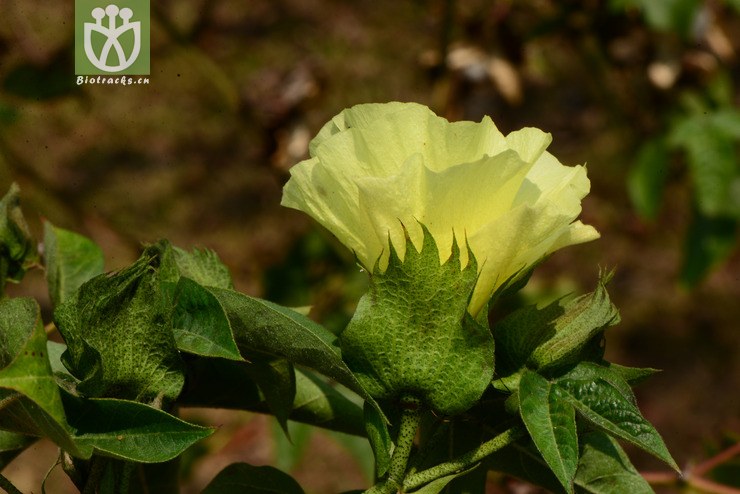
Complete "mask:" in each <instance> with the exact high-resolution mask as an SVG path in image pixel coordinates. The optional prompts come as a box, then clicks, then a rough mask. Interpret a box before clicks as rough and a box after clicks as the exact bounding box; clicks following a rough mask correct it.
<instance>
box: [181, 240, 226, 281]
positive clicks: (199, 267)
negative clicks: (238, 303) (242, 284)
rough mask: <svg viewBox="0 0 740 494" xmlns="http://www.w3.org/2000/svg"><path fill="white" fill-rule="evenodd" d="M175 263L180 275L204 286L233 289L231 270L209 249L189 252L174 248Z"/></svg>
mask: <svg viewBox="0 0 740 494" xmlns="http://www.w3.org/2000/svg"><path fill="white" fill-rule="evenodd" d="M172 252H173V254H174V257H175V262H176V263H177V267H178V269H179V270H180V275H181V276H185V277H187V278H190V279H192V280H193V281H195V282H196V283H198V284H200V285H203V286H214V287H217V288H233V287H234V283H233V281H232V280H231V274H230V273H229V268H227V267H226V266H225V265H224V264H223V263H222V262H221V259H219V258H218V255H217V254H216V253H215V252H213V251H212V250H209V249H193V251H192V252H188V251H186V250H184V249H181V248H179V247H172Z"/></svg>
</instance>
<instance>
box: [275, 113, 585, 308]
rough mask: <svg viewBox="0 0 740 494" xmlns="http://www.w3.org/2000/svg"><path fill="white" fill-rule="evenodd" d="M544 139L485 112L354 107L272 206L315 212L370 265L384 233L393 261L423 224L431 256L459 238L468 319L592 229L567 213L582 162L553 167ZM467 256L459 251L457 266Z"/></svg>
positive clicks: (382, 250)
mask: <svg viewBox="0 0 740 494" xmlns="http://www.w3.org/2000/svg"><path fill="white" fill-rule="evenodd" d="M550 142H551V136H550V135H549V134H547V133H545V132H543V131H541V130H539V129H536V128H524V129H521V130H519V131H516V132H512V133H510V134H509V135H507V136H504V135H503V134H502V133H501V132H500V131H499V130H498V129H497V128H496V126H495V125H494V123H493V121H492V120H491V119H490V118H488V117H485V118H483V120H482V121H481V122H480V123H476V122H469V121H462V122H454V123H450V122H448V121H447V120H446V119H444V118H442V117H438V116H437V115H435V114H434V113H433V112H432V111H431V110H429V109H428V108H427V107H425V106H422V105H419V104H415V103H398V102H392V103H385V104H364V105H358V106H355V107H352V108H350V109H347V110H344V111H342V112H341V113H339V114H338V115H337V116H335V117H334V118H333V119H332V120H331V121H329V122H328V123H327V124H326V125H324V127H323V128H322V129H321V130H320V132H319V133H318V135H317V136H316V137H315V138H314V139H313V140H312V141H311V143H310V146H309V151H310V156H311V157H310V158H309V159H307V160H305V161H302V162H300V163H298V164H297V165H295V166H294V167H293V168H292V169H291V178H290V180H289V181H288V183H287V184H286V185H285V188H284V190H283V200H282V204H283V205H284V206H287V207H291V208H295V209H299V210H302V211H304V212H306V213H308V214H309V215H310V216H312V217H313V218H314V219H316V220H317V221H318V222H319V223H321V224H322V225H323V226H324V227H326V228H327V229H328V230H329V231H331V232H332V233H333V234H334V235H335V236H336V237H337V238H338V239H339V240H340V241H341V242H342V243H343V244H344V245H345V246H347V247H348V248H349V249H351V250H352V251H353V252H354V253H355V255H356V257H357V260H358V262H359V263H360V264H361V265H362V266H363V267H364V268H366V269H367V270H368V271H370V272H374V271H375V270H380V272H384V271H385V270H386V268H387V266H388V258H389V252H390V245H389V242H391V243H392V245H393V248H394V249H395V250H396V252H398V255H399V257H400V259H401V260H403V259H404V255H405V252H406V236H407V235H408V237H409V239H410V240H411V242H412V244H413V245H414V246H415V247H416V248H417V250H420V249H421V246H422V243H423V238H424V232H423V227H426V228H427V229H428V231H429V232H430V233H431V235H432V237H433V238H434V241H435V243H436V245H437V248H438V251H439V258H440V264H443V263H444V262H445V261H446V260H447V259H448V258H449V257H450V255H451V253H452V249H453V243H454V242H457V243H458V244H459V245H465V243H467V246H468V248H469V250H470V252H471V253H472V254H473V256H474V257H475V260H476V261H477V269H478V279H477V282H476V284H475V288H474V290H473V293H472V296H471V298H470V302H469V305H468V312H469V313H470V314H471V315H472V316H474V317H476V316H477V315H478V313H479V312H480V311H481V310H482V309H483V307H485V305H486V303H487V302H488V300H489V299H490V297H491V296H492V295H493V294H494V293H495V292H496V290H497V289H498V288H500V287H501V286H502V285H503V284H505V283H507V282H511V281H512V280H515V279H517V277H519V276H522V275H524V274H525V273H526V272H527V271H528V270H529V268H531V267H532V266H533V265H534V264H536V263H537V262H538V261H539V260H541V259H542V258H543V257H545V256H547V255H548V254H550V253H552V252H554V251H556V250H558V249H560V248H562V247H566V246H568V245H573V244H579V243H582V242H587V241H590V240H594V239H596V238H598V237H599V234H598V232H597V231H596V230H595V229H594V228H593V227H591V226H589V225H584V224H583V223H581V222H580V221H577V217H578V216H579V214H580V212H581V199H583V197H584V196H586V194H588V191H589V188H590V183H589V180H588V178H587V176H586V169H585V168H584V167H582V166H574V167H569V166H564V165H562V164H561V163H560V162H559V161H558V160H557V158H555V157H554V156H553V155H552V154H550V153H549V152H547V151H546V148H547V146H548V145H549V144H550ZM422 225H423V227H422ZM468 257H469V256H468V249H465V248H462V249H460V261H461V267H462V268H464V267H465V266H466V265H467V264H468V262H469V261H470V260H469V258H468Z"/></svg>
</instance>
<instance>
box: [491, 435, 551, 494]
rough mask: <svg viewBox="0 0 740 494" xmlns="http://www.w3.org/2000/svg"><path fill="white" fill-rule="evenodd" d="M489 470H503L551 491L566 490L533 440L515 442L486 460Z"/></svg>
mask: <svg viewBox="0 0 740 494" xmlns="http://www.w3.org/2000/svg"><path fill="white" fill-rule="evenodd" d="M485 465H486V467H487V468H488V469H489V470H495V471H497V472H502V473H505V474H508V475H511V476H513V477H517V478H520V479H522V480H525V481H527V482H530V483H532V484H535V485H539V486H542V487H544V488H545V489H547V490H548V491H550V492H554V493H558V494H559V493H561V492H565V491H564V489H563V487H562V485H560V481H559V480H558V479H557V477H555V475H554V474H553V473H552V470H550V469H549V468H548V467H547V464H546V463H545V461H544V460H543V459H542V456H541V455H540V454H539V452H538V451H537V450H536V449H535V447H534V445H533V444H531V442H528V444H520V443H514V444H512V445H510V446H507V447H505V448H503V449H501V450H499V451H497V452H495V453H494V454H492V455H491V456H489V457H488V458H487V459H486V460H485Z"/></svg>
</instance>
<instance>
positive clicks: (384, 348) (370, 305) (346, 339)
mask: <svg viewBox="0 0 740 494" xmlns="http://www.w3.org/2000/svg"><path fill="white" fill-rule="evenodd" d="M475 279H476V262H475V258H473V257H470V262H469V264H468V266H467V267H466V268H465V269H463V270H462V271H461V270H460V249H458V248H457V244H456V243H454V244H453V251H452V256H451V257H450V259H449V260H448V261H447V262H446V263H445V264H443V265H442V266H440V265H439V254H438V252H437V248H436V246H435V244H434V239H433V238H432V236H431V235H430V234H429V232H428V231H427V230H424V243H423V247H422V249H421V251H420V252H417V251H416V248H415V247H414V246H413V245H412V244H411V243H410V241H409V245H408V246H407V249H406V259H405V260H404V261H403V262H401V260H400V259H399V257H398V254H397V253H396V251H395V249H394V248H391V253H390V257H389V262H388V268H387V269H386V271H385V273H375V274H373V275H372V277H371V279H370V290H369V291H368V293H367V294H365V295H364V296H363V297H362V299H361V300H360V303H359V305H358V306H357V312H356V313H355V315H354V317H353V318H352V321H351V322H350V323H349V325H348V326H347V329H345V330H344V331H343V332H342V333H341V334H340V337H339V339H340V342H341V345H342V354H343V356H344V358H345V359H346V360H347V364H348V365H349V367H350V368H351V369H352V371H353V372H354V374H355V375H356V376H357V379H358V380H359V381H360V383H361V384H363V386H364V387H365V389H367V390H368V392H369V393H370V394H371V395H373V396H375V397H376V398H382V399H398V398H402V397H403V396H404V395H409V396H414V397H417V398H418V399H420V400H421V401H422V403H424V404H425V405H427V406H429V407H430V408H432V410H434V411H435V412H437V413H440V414H443V415H455V414H458V413H461V412H464V411H465V410H467V409H468V408H470V407H471V406H473V405H474V404H475V403H476V402H477V401H478V400H479V399H480V397H481V395H482V394H483V391H484V390H485V389H486V387H487V386H488V384H489V383H490V382H491V378H492V377H493V368H494V367H493V363H494V343H493V336H492V335H491V332H490V330H489V329H488V324H487V323H486V322H485V321H484V322H483V323H482V324H481V323H479V322H478V321H476V320H474V319H473V317H472V316H471V315H470V314H469V313H468V311H467V306H468V302H469V299H470V293H471V292H472V290H473V286H474V285H475Z"/></svg>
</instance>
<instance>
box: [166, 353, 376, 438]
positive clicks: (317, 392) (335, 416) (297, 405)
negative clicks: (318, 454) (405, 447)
mask: <svg viewBox="0 0 740 494" xmlns="http://www.w3.org/2000/svg"><path fill="white" fill-rule="evenodd" d="M250 365H251V364H249V363H247V362H235V361H231V360H222V359H206V358H193V359H190V358H189V359H188V360H187V372H188V374H187V382H188V386H186V388H185V390H184V391H183V394H182V395H181V396H180V397H179V398H178V400H177V401H178V403H179V404H181V405H182V406H195V407H210V408H231V409H239V410H250V411H255V412H262V413H267V412H269V411H270V407H269V406H268V404H267V401H266V399H265V396H264V394H263V393H262V391H261V390H260V389H259V387H258V386H257V384H256V382H255V381H254V372H253V371H252V369H250V368H249V367H250ZM295 378H296V392H295V397H294V401H293V409H292V411H291V414H290V418H291V419H292V420H297V421H299V422H305V423H308V424H313V425H317V426H319V427H323V428H326V429H331V430H337V431H340V432H346V433H348V434H354V435H363V436H364V430H363V428H362V409H361V408H360V407H358V406H357V405H356V404H355V403H353V402H352V401H350V400H348V399H347V398H346V397H345V396H344V395H342V394H341V393H340V392H339V391H338V390H337V388H336V386H330V385H329V384H327V383H325V382H324V381H322V380H321V379H320V378H319V377H318V376H315V375H313V374H312V373H311V372H309V371H307V370H304V369H296V370H295Z"/></svg>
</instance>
